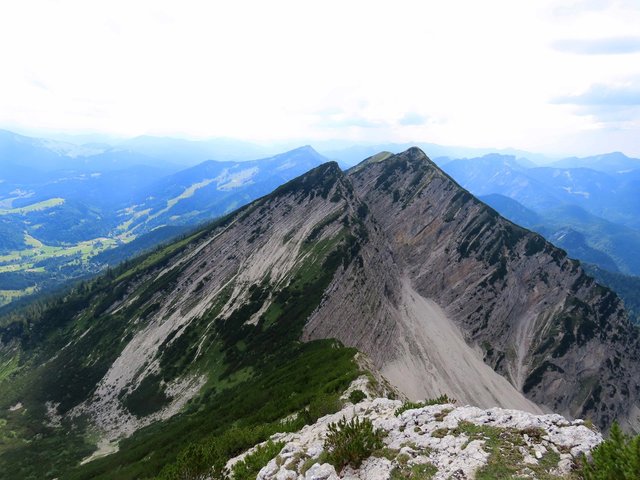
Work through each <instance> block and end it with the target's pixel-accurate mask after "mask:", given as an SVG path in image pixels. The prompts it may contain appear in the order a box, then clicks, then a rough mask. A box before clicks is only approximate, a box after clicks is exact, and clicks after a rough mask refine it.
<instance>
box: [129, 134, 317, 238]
mask: <svg viewBox="0 0 640 480" xmlns="http://www.w3.org/2000/svg"><path fill="white" fill-rule="evenodd" d="M326 160H327V159H326V158H325V157H323V156H322V155H320V154H319V153H318V152H316V151H315V150H314V149H313V148H311V147H310V146H305V147H300V148H297V149H295V150H291V151H289V152H285V153H281V154H278V155H275V156H273V157H269V158H264V159H260V160H252V161H246V162H216V161H212V160H209V161H206V162H203V163H201V164H199V165H196V166H195V167H191V168H188V169H186V170H182V171H180V172H177V173H175V174H172V175H169V176H167V177H164V178H162V179H160V180H158V181H157V182H155V183H153V184H151V185H149V186H148V187H147V189H146V191H147V194H146V197H145V199H144V200H143V201H141V202H140V203H139V204H138V205H136V207H135V208H134V209H133V210H132V211H131V212H130V214H131V215H132V216H133V217H134V220H133V223H132V225H131V229H132V230H134V231H136V232H144V231H149V230H150V229H152V228H155V227H156V226H158V225H185V224H195V223H199V222H202V221H205V220H207V219H211V218H215V217H217V216H220V215H224V214H226V213H228V212H230V211H232V210H234V209H236V208H238V207H240V206H242V205H244V204H246V203H248V202H250V201H252V200H255V199H256V198H258V197H261V196H263V195H266V194H267V193H269V192H270V191H272V190H273V189H274V188H276V187H277V186H279V185H281V184H283V183H285V182H286V181H288V180H291V179H292V178H294V177H296V176H298V175H301V174H302V173H304V172H306V171H308V170H310V169H312V168H314V167H316V166H318V165H320V164H321V163H323V162H325V161H326Z"/></svg>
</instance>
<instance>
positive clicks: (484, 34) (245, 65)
mask: <svg viewBox="0 0 640 480" xmlns="http://www.w3.org/2000/svg"><path fill="white" fill-rule="evenodd" d="M562 6H566V2H561V1H551V0H542V1H538V0H528V1H522V2H513V1H510V0H486V1H484V2H477V1H475V0H467V1H460V0H453V1H450V2H422V1H405V0H399V1H397V2H393V3H390V2H381V1H368V2H364V1H350V2H337V1H334V0H326V1H324V2H300V1H295V0H290V1H278V0H274V1H271V2H262V1H257V0H256V1H238V2H209V1H190V0H187V1H181V2H178V1H158V0H156V1H144V0H140V1H136V2H130V1H127V2H125V1H122V0H114V1H111V2H87V1H68V0H60V1H56V2H53V1H46V0H41V1H29V0H26V1H24V2H5V3H4V4H3V5H2V6H0V45H2V46H3V47H2V50H0V62H1V63H0V64H2V66H3V74H2V75H1V76H0V126H4V127H16V128H19V127H22V128H27V127H31V128H42V129H46V128H49V129H54V130H69V131H104V132H107V133H114V134H122V135H137V134H142V133H152V134H172V135H176V134H183V135H190V136H231V137H238V138H244V139H249V140H262V141H265V140H271V139H274V140H280V139H296V138H299V139H308V140H314V139H329V138H340V137H343V138H349V139H353V140H369V141H431V142H439V143H446V144H465V145H477V146H487V147H509V146H511V147H518V148H529V149H547V150H554V149H556V148H563V149H566V150H568V151H570V153H588V152H582V151H578V150H577V149H578V148H579V146H580V145H581V143H580V141H579V139H580V138H581V135H586V134H588V133H589V132H592V130H593V129H594V128H597V124H596V123H589V122H590V121H592V122H595V121H594V120H590V119H589V118H588V117H585V116H584V115H580V112H577V111H575V109H573V108H571V107H570V106H565V105H558V104H555V103H554V102H553V99H554V98H557V97H558V96H561V95H565V96H571V95H578V94H580V92H585V91H587V90H588V89H589V88H590V86H591V85H594V84H615V83H616V82H619V81H620V79H625V78H635V77H636V76H638V75H639V74H640V61H638V60H640V58H639V57H638V54H635V53H631V54H628V55H595V56H593V55H577V54H576V55H574V54H571V53H566V52H559V51H557V50H555V49H554V48H553V46H554V42H558V41H561V40H562V39H567V38H570V39H581V41H585V42H588V41H589V40H591V39H594V38H613V37H616V38H631V37H633V35H635V34H636V32H637V25H638V24H640V11H638V10H637V9H636V8H633V4H631V3H629V2H625V1H610V2H604V1H597V2H594V1H589V2H577V3H576V5H575V7H574V10H575V14H572V10H567V8H564V9H562V10H561V11H559V10H558V8H559V7H562ZM35 12H37V14H36V13H35ZM559 12H560V13H559ZM596 33H597V36H596ZM411 115H414V116H413V118H411ZM418 116H419V117H420V118H422V119H423V120H427V121H423V122H419V121H418ZM431 119H440V120H438V121H431ZM442 119H446V121H444V120H442ZM632 124H634V125H635V124H637V122H636V123H632ZM637 133H638V132H633V129H629V130H628V131H627V135H628V136H625V135H624V134H620V133H617V134H616V136H615V137H612V138H615V141H616V142H618V144H616V145H608V144H607V145H603V146H602V147H601V148H600V150H611V149H618V150H625V151H627V152H628V153H634V154H640V151H639V149H640V147H639V146H637V142H635V141H633V142H632V141H631V140H630V139H631V137H632V136H633V135H634V134H635V136H636V137H637ZM561 138H576V139H578V140H576V142H575V145H573V146H571V145H566V142H564V141H562V142H560V141H559V140H558V139H561ZM634 148H635V151H633V149H634ZM572 149H573V150H572Z"/></svg>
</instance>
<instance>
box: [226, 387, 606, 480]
mask: <svg viewBox="0 0 640 480" xmlns="http://www.w3.org/2000/svg"><path fill="white" fill-rule="evenodd" d="M401 405H402V402H400V401H397V400H388V399H384V398H378V399H375V400H373V401H363V402H361V403H359V404H357V405H348V406H347V407H345V408H343V409H342V410H341V411H340V412H338V413H335V414H333V415H327V416H325V417H322V418H320V419H319V420H318V421H317V422H316V423H315V424H313V425H308V426H306V427H304V428H303V429H302V430H300V431H299V432H295V433H288V434H276V435H274V436H273V437H272V438H273V440H274V441H282V442H285V446H284V447H283V448H282V450H281V452H280V453H279V455H278V456H277V457H276V458H274V459H272V460H271V461H270V462H269V463H268V464H267V465H266V466H265V467H264V468H263V469H262V470H261V471H260V473H259V474H258V477H257V478H258V479H259V480H270V479H274V480H294V479H295V480H336V479H338V478H348V479H376V480H378V479H379V480H382V479H389V478H391V472H392V471H394V469H395V470H396V474H401V475H402V476H401V477H396V478H411V477H413V478H434V479H448V478H454V479H473V478H475V474H476V472H477V471H478V470H479V469H481V468H483V467H484V466H485V465H486V464H487V462H488V460H489V459H490V457H491V456H492V455H497V456H500V458H501V461H504V462H505V463H506V464H507V465H508V466H509V467H510V468H514V469H516V470H517V472H514V473H516V474H517V475H519V476H523V477H526V478H539V476H541V475H546V476H549V475H551V476H552V478H553V476H555V477H556V478H563V477H564V476H566V475H568V474H569V473H570V471H571V468H572V466H573V465H574V463H575V462H576V461H577V460H578V458H579V457H581V456H582V454H583V453H584V454H589V452H590V451H591V449H593V447H595V446H596V445H598V444H599V443H600V442H602V435H600V433H597V432H594V431H593V430H591V429H589V428H587V427H586V426H584V425H583V422H582V421H580V420H577V421H574V422H570V421H568V420H566V419H565V418H564V417H562V416H560V415H534V414H530V413H526V412H522V411H518V410H505V409H500V408H491V409H480V408H476V407H470V406H464V407H456V406H455V405H453V404H445V405H434V406H428V407H423V408H417V409H412V410H407V411H405V412H404V413H402V414H401V415H399V416H398V417H396V416H395V411H396V410H397V409H398V408H399V407H400V406H401ZM354 416H359V417H366V418H369V419H370V420H371V421H372V422H373V425H374V427H376V428H380V429H382V430H384V431H385V432H386V434H387V435H386V437H385V438H384V444H385V447H386V448H385V449H384V451H381V452H377V453H374V455H372V456H371V457H369V458H368V459H366V460H365V461H364V462H363V463H362V465H361V466H360V468H359V469H353V468H351V467H345V468H344V469H342V471H341V472H336V469H335V468H334V467H333V466H332V465H330V464H328V463H324V462H322V460H321V454H322V453H323V450H324V439H325V436H326V433H327V426H328V425H329V424H330V423H333V422H337V421H339V420H340V419H342V418H345V419H347V420H350V419H352V418H353V417H354ZM248 453H250V452H248ZM245 455H246V454H245ZM507 455H510V456H508V458H507V457H506V456H507ZM243 456H244V455H243ZM238 460H240V458H236V459H232V460H231V461H230V462H229V464H228V465H229V466H231V465H232V464H234V463H235V462H237V461H238ZM412 469H413V470H412ZM420 469H422V471H423V472H424V471H426V470H430V472H431V474H432V475H433V476H432V477H429V476H428V475H426V476H422V477H418V476H414V475H412V474H411V472H412V471H413V472H415V471H417V470H420Z"/></svg>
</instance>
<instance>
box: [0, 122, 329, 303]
mask: <svg viewBox="0 0 640 480" xmlns="http://www.w3.org/2000/svg"><path fill="white" fill-rule="evenodd" d="M183 143H184V142H182V143H181V142H179V141H176V142H173V140H171V141H160V142H158V144H156V143H155V142H154V140H153V139H150V138H138V139H134V140H132V141H131V142H129V146H131V147H133V148H135V149H136V150H137V151H136V152H134V151H133V150H131V149H122V148H110V147H109V148H108V149H105V150H100V148H102V147H100V148H98V147H86V146H83V147H77V148H74V146H73V145H71V144H65V143H60V142H53V141H48V140H43V139H33V138H29V137H23V136H20V135H16V134H13V133H11V132H0V306H2V304H6V303H9V302H11V301H13V300H14V299H16V298H18V297H20V296H22V295H25V294H28V293H33V292H35V291H43V290H46V289H48V288H52V287H53V286H56V285H60V284H62V283H64V281H66V280H69V279H73V278H80V277H83V276H85V275H87V274H94V273H96V272H98V271H100V270H101V269H102V268H104V267H105V266H106V265H114V264H117V263H118V262H119V261H122V260H123V259H124V258H126V256H127V255H130V254H132V253H134V252H138V253H139V252H140V251H141V247H142V246H143V245H144V246H145V248H152V247H153V246H154V245H157V243H158V242H161V241H164V240H167V239H169V238H170V237H171V235H174V234H175V235H178V234H180V233H181V232H185V231H188V230H189V228H193V227H194V226H196V225H198V224H200V223H203V222H208V221H212V220H214V219H215V218H216V217H218V216H221V215H224V214H226V213H228V212H230V211H232V210H234V209H236V208H238V207H240V206H242V205H244V204H246V203H248V202H250V201H252V200H254V199H256V198H258V197H260V196H262V195H265V194H267V193H269V192H270V191H272V190H273V189H274V188H276V187H277V186H279V185H281V184H282V183H284V182H286V181H288V180H290V179H292V178H294V177H296V176H298V175H300V174H302V173H304V172H306V171H308V170H309V169H311V168H313V167H315V166H317V165H319V164H321V163H323V162H325V161H326V160H327V159H326V158H325V157H323V156H322V155H320V154H318V153H317V152H316V151H315V150H313V148H311V147H308V146H307V147H301V148H297V149H295V150H292V151H289V152H285V153H281V154H278V155H275V156H272V157H268V158H263V159H259V160H248V161H244V162H238V161H224V162H223V161H213V160H206V161H204V162H202V163H199V164H198V165H195V166H193V167H189V168H187V169H182V170H180V169H178V168H177V167H176V165H177V164H178V163H177V162H175V161H172V159H174V160H175V159H176V158H178V157H176V156H174V154H176V153H177V152H176V151H175V150H172V148H174V149H176V148H177V149H181V148H182V147H184V148H185V154H184V156H183V157H180V159H179V160H180V161H183V162H188V161H191V160H193V159H194V158H196V157H197V155H201V156H205V155H207V152H208V151H207V150H206V149H200V150H198V151H195V150H194V149H191V150H189V149H188V148H187V147H188V146H189V145H190V144H189V142H186V146H185V145H183ZM192 143H193V142H192ZM172 146H173V147H172ZM164 148H166V150H163V149H164ZM238 148H239V147H238ZM143 151H144V152H146V153H140V152H143ZM147 153H148V154H149V155H147ZM151 155H153V156H151ZM167 226H171V227H180V228H171V229H168V228H164V227H167ZM158 228H161V231H156V229H158ZM136 239H137V240H138V241H135V242H134V243H133V244H132V245H131V246H130V247H126V248H124V246H125V245H127V244H129V243H130V242H132V241H134V240H136ZM154 242H155V243H154ZM118 246H121V248H116V247H118ZM107 251H111V253H110V254H108V255H107V254H106V252H107ZM103 252H104V253H105V254H102V253H103Z"/></svg>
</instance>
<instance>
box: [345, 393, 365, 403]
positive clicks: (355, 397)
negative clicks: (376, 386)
mask: <svg viewBox="0 0 640 480" xmlns="http://www.w3.org/2000/svg"><path fill="white" fill-rule="evenodd" d="M365 398H367V395H366V393H364V392H363V391H362V390H354V391H353V392H351V393H350V394H349V401H350V402H351V403H353V404H354V405H355V404H356V403H360V402H361V401H362V400H364V399H365Z"/></svg>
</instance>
